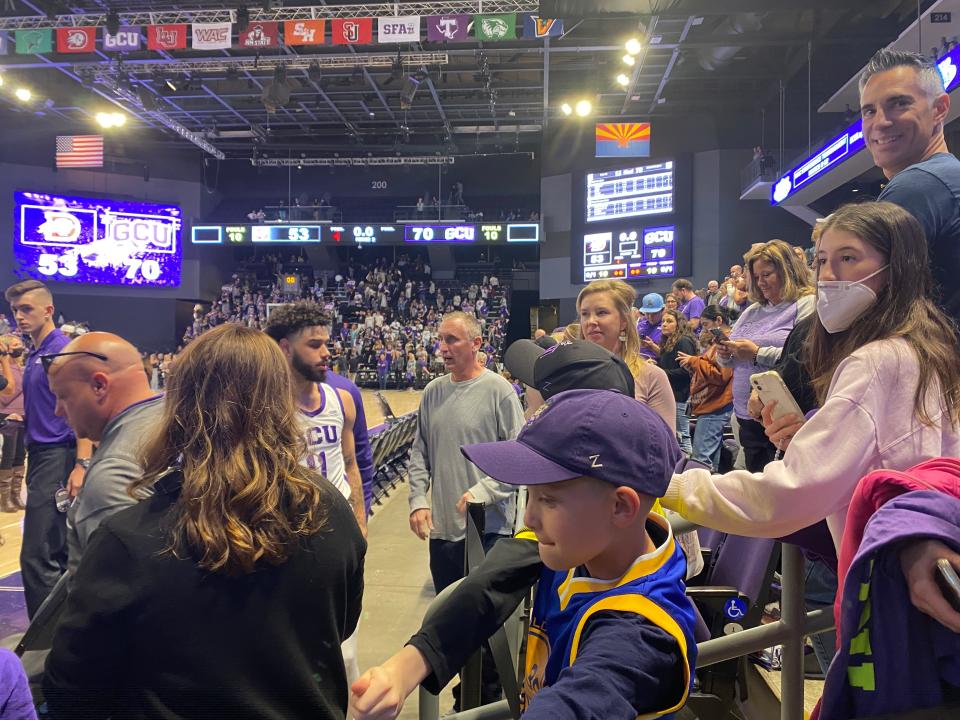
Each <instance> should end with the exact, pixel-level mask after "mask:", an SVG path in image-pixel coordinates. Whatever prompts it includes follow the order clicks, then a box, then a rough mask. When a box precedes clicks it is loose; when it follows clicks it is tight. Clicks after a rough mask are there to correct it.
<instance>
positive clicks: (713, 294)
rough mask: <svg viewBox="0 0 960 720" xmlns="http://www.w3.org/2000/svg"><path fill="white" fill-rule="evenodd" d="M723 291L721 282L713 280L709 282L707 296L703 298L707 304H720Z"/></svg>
mask: <svg viewBox="0 0 960 720" xmlns="http://www.w3.org/2000/svg"><path fill="white" fill-rule="evenodd" d="M722 297H723V293H721V292H720V283H718V282H717V281H716V280H711V281H710V282H708V283H707V296H706V297H705V298H704V299H703V301H704V303H705V304H706V305H719V304H720V298H722Z"/></svg>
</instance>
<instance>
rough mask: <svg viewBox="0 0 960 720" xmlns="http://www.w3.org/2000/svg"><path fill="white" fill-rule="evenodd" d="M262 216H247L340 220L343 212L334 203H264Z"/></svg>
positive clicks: (267, 220)
mask: <svg viewBox="0 0 960 720" xmlns="http://www.w3.org/2000/svg"><path fill="white" fill-rule="evenodd" d="M263 210H264V217H263V218H262V219H257V218H255V217H251V215H253V213H250V215H248V216H247V218H248V219H249V220H250V221H251V222H264V223H278V222H340V221H341V220H342V219H343V213H342V212H341V210H340V208H338V207H336V206H334V205H264V206H263Z"/></svg>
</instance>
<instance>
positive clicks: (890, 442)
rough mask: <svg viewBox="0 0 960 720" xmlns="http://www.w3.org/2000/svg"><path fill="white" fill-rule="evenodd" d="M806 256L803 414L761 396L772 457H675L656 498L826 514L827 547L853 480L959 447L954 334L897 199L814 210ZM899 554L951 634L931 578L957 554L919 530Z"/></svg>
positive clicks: (748, 524) (792, 515) (792, 528)
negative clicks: (737, 464) (807, 380)
mask: <svg viewBox="0 0 960 720" xmlns="http://www.w3.org/2000/svg"><path fill="white" fill-rule="evenodd" d="M791 254H792V253H791ZM814 265H815V269H816V279H817V290H818V294H817V299H816V312H817V318H816V321H815V323H814V325H813V327H812V329H811V333H810V336H809V338H808V341H807V342H808V350H809V351H808V353H807V360H806V362H807V366H808V369H809V372H810V376H811V378H812V382H813V387H814V390H815V391H816V395H817V399H818V400H819V405H820V409H819V410H818V411H817V412H816V413H815V414H813V415H812V416H811V417H810V419H809V420H806V421H805V422H804V421H803V419H802V418H800V417H799V416H790V415H785V416H783V417H780V419H779V420H778V421H776V422H774V420H773V419H774V417H775V414H776V404H775V403H772V402H771V403H765V405H764V408H763V419H764V420H765V421H766V423H767V432H768V433H769V436H770V438H771V440H773V442H774V443H775V444H778V445H782V447H784V448H785V452H784V456H783V459H782V460H779V461H775V462H770V463H768V464H767V465H766V466H765V467H764V468H763V469H762V471H760V472H745V471H733V472H729V473H726V474H724V475H715V474H711V472H710V471H709V470H708V469H702V468H693V469H686V470H685V471H683V472H680V473H678V474H675V475H674V476H673V479H672V481H671V483H670V486H669V488H668V490H667V492H666V495H665V497H664V498H663V500H662V503H663V505H664V506H665V507H667V508H669V509H672V510H675V511H677V512H679V513H681V514H682V515H683V516H684V517H686V518H687V519H689V520H691V521H693V522H695V523H698V524H701V525H705V526H707V527H711V528H714V529H717V530H721V531H724V532H729V533H736V534H739V535H747V536H753V537H783V536H785V535H788V534H790V533H793V532H797V531H799V530H801V529H803V528H807V527H809V526H811V525H813V524H815V523H817V522H819V521H820V520H823V519H826V521H827V526H828V528H829V530H830V533H831V535H832V537H833V540H834V544H835V546H836V547H837V548H838V549H839V548H840V547H841V540H842V538H843V535H844V528H845V526H846V524H847V510H848V508H849V506H850V504H851V500H852V498H853V492H854V489H855V488H856V487H857V484H858V482H859V481H860V479H861V478H863V477H864V476H865V475H867V474H868V473H870V472H872V471H875V470H886V471H906V470H908V469H909V468H912V467H914V466H915V465H917V464H918V463H921V462H924V461H927V460H930V459H931V458H955V457H960V431H958V424H960V366H958V365H957V362H956V358H957V356H958V354H960V346H958V341H957V335H956V329H955V327H954V326H953V324H952V323H951V321H950V320H949V319H948V318H947V317H945V316H944V314H943V312H941V311H940V310H939V309H938V308H937V306H936V305H935V302H934V295H933V292H934V291H933V281H932V277H931V274H930V269H929V264H928V261H927V246H926V241H925V239H924V236H923V231H922V229H921V227H920V225H919V223H918V222H917V221H916V220H915V219H914V218H913V216H912V215H910V213H908V212H907V211H906V210H904V209H902V208H901V207H899V206H897V205H894V204H892V203H882V202H879V203H865V204H860V205H848V206H845V207H843V208H840V209H839V210H837V211H836V212H834V213H833V214H832V215H831V216H830V217H829V218H827V219H826V221H825V222H824V225H823V229H822V234H821V236H820V238H819V241H818V242H817V247H816V260H815V263H814ZM735 399H736V396H735ZM899 553H900V554H899V557H900V564H901V568H902V571H903V574H904V576H905V579H906V584H907V586H908V588H909V600H910V602H912V604H913V605H914V606H915V607H916V608H917V609H918V610H920V611H921V612H923V613H926V614H928V615H930V616H931V617H933V618H934V619H936V620H937V621H938V622H939V623H941V624H942V625H944V626H946V627H948V628H949V629H951V630H952V631H953V632H958V633H960V613H958V612H957V611H956V610H954V609H953V608H952V607H951V606H950V605H949V604H948V602H947V600H946V599H945V598H944V596H943V593H942V592H941V591H940V590H939V589H938V587H937V585H936V583H935V580H934V578H935V574H934V568H935V567H936V563H937V560H938V559H940V558H946V559H948V560H949V561H950V562H951V563H952V565H953V566H954V567H955V568H960V553H957V552H955V551H954V549H952V548H950V547H948V546H946V545H945V544H944V543H942V542H939V541H937V540H926V539H912V540H910V541H907V542H905V543H904V545H903V546H902V549H901V550H900V551H899Z"/></svg>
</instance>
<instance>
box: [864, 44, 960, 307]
mask: <svg viewBox="0 0 960 720" xmlns="http://www.w3.org/2000/svg"><path fill="white" fill-rule="evenodd" d="M949 111H950V97H949V96H948V95H947V94H946V93H945V92H944V88H943V78H942V77H941V75H940V71H939V70H938V69H937V66H936V65H935V64H934V63H933V62H931V61H930V60H928V59H927V58H925V57H924V56H922V55H918V54H917V53H911V52H903V51H900V50H886V49H885V50H880V51H879V52H877V53H876V54H875V55H874V56H873V57H872V58H871V59H870V62H869V63H868V64H867V67H866V68H865V69H864V71H863V73H862V74H861V75H860V112H861V115H862V116H863V137H864V140H865V141H866V144H867V148H868V149H869V150H870V154H871V155H872V156H873V161H874V162H875V163H876V164H877V166H878V167H879V168H880V169H881V170H883V174H884V175H886V176H887V178H888V179H889V180H890V182H889V183H888V184H887V186H886V187H885V188H884V189H883V192H882V193H880V197H879V198H878V199H879V200H886V201H887V202H892V203H896V204H897V205H899V206H900V207H902V208H904V209H906V210H908V211H909V212H910V214H912V215H913V216H914V217H915V218H916V219H917V220H919V221H920V224H921V225H922V226H923V231H924V234H925V235H926V236H927V243H928V245H929V252H930V266H931V269H932V270H933V277H934V280H936V282H937V284H938V285H939V288H938V292H939V301H940V306H941V307H942V308H943V309H944V311H945V312H946V313H947V314H948V315H950V316H951V317H952V318H953V319H954V321H956V322H960V161H958V160H957V158H955V157H954V156H953V155H951V154H950V152H949V151H948V150H947V143H946V140H945V139H944V136H943V125H944V123H945V122H946V119H947V114H948V113H949Z"/></svg>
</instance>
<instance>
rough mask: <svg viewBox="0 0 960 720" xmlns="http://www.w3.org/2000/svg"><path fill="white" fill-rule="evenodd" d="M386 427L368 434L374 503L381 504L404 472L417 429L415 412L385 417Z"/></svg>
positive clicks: (401, 480)
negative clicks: (396, 416) (371, 434)
mask: <svg viewBox="0 0 960 720" xmlns="http://www.w3.org/2000/svg"><path fill="white" fill-rule="evenodd" d="M387 423H388V424H387V427H386V428H385V429H384V430H382V431H380V432H379V433H377V434H376V435H373V436H372V437H371V438H370V447H371V450H372V451H373V467H374V468H375V470H374V476H373V507H371V508H370V514H371V515H372V514H373V513H374V508H375V507H376V506H377V505H381V504H383V499H384V498H386V497H389V495H390V492H391V491H393V490H394V489H395V488H396V487H397V485H399V484H400V483H401V482H403V478H404V476H405V475H406V472H407V462H408V459H409V456H410V447H411V446H412V445H413V439H414V437H415V436H416V432H417V413H415V412H413V413H410V414H408V415H403V416H401V417H398V418H393V419H388V421H387Z"/></svg>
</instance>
